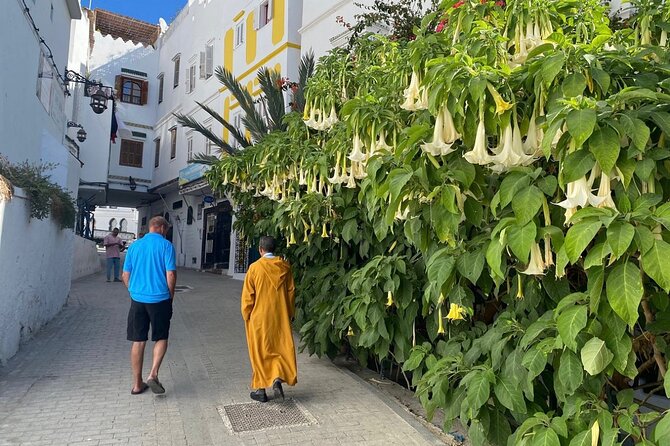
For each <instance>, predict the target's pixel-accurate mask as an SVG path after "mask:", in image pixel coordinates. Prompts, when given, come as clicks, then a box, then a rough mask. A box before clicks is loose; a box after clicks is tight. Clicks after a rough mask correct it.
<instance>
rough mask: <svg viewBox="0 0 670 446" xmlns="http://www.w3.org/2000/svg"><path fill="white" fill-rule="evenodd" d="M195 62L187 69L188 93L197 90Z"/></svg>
mask: <svg viewBox="0 0 670 446" xmlns="http://www.w3.org/2000/svg"><path fill="white" fill-rule="evenodd" d="M195 73H196V71H195V64H192V65H191V66H190V67H188V68H187V69H186V93H193V90H195Z"/></svg>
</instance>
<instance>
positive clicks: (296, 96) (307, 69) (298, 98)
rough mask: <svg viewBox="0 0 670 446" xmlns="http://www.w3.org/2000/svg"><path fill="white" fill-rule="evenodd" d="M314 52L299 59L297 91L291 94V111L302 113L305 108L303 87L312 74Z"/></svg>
mask: <svg viewBox="0 0 670 446" xmlns="http://www.w3.org/2000/svg"><path fill="white" fill-rule="evenodd" d="M314 67H315V61H314V52H313V51H312V50H310V51H309V52H307V54H305V55H304V56H302V57H301V58H300V65H299V66H298V89H297V90H296V91H295V93H293V109H294V110H296V111H299V112H302V111H303V110H304V108H305V86H306V85H307V81H308V80H309V78H310V77H312V75H313V74H314Z"/></svg>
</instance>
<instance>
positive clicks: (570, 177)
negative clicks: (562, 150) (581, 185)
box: [563, 150, 596, 183]
mask: <svg viewBox="0 0 670 446" xmlns="http://www.w3.org/2000/svg"><path fill="white" fill-rule="evenodd" d="M595 162H596V161H595V158H594V157H593V154H592V153H591V152H589V151H588V150H575V151H574V152H572V153H570V154H569V155H568V156H566V157H565V160H564V161H563V181H564V182H565V183H571V182H573V181H577V180H578V179H580V178H581V177H583V176H584V175H586V174H587V173H588V172H589V171H590V170H591V169H593V165H594V164H595Z"/></svg>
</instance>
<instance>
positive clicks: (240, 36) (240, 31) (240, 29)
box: [233, 20, 246, 48]
mask: <svg viewBox="0 0 670 446" xmlns="http://www.w3.org/2000/svg"><path fill="white" fill-rule="evenodd" d="M244 31H245V29H244V20H242V21H241V22H239V23H238V24H236V25H235V45H234V46H233V48H237V47H239V46H240V45H242V44H244V41H245V37H246V36H245V35H244Z"/></svg>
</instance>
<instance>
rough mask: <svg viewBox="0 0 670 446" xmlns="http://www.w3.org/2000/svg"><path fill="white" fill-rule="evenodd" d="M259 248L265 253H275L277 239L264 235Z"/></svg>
mask: <svg viewBox="0 0 670 446" xmlns="http://www.w3.org/2000/svg"><path fill="white" fill-rule="evenodd" d="M258 247H259V248H260V249H262V250H263V251H265V252H274V250H275V239H274V238H273V237H270V236H269V235H264V236H263V237H261V239H260V241H259V242H258Z"/></svg>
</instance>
